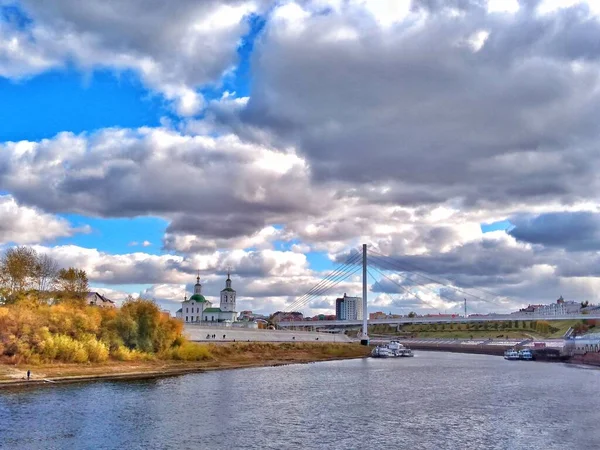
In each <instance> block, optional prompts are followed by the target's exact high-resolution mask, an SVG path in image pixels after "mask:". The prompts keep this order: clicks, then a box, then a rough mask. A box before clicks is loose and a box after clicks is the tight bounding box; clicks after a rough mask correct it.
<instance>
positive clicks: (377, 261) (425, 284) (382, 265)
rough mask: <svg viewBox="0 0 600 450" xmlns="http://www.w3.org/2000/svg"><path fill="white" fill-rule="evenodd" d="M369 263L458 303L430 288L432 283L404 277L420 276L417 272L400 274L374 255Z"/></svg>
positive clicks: (389, 264)
mask: <svg viewBox="0 0 600 450" xmlns="http://www.w3.org/2000/svg"><path fill="white" fill-rule="evenodd" d="M369 261H371V262H373V263H374V265H376V266H379V267H380V268H381V269H383V270H389V271H390V272H394V273H395V274H396V275H398V276H399V277H402V279H404V280H406V281H408V282H410V283H413V284H415V285H417V286H419V287H422V288H424V289H427V290H428V291H430V292H432V293H433V294H435V295H437V296H438V297H445V298H447V299H448V300H450V301H453V302H455V301H456V300H454V299H452V298H450V297H448V296H447V295H446V296H443V295H442V294H441V293H440V292H438V291H436V290H435V289H433V288H430V287H429V286H428V285H429V284H431V282H423V283H420V282H419V281H418V280H415V279H413V278H411V277H410V276H408V275H403V273H408V274H411V275H418V274H417V273H415V272H408V271H402V273H400V272H398V270H397V269H395V268H394V267H393V266H392V265H391V263H389V262H387V261H384V260H383V259H381V258H379V257H378V256H372V255H371V257H370V259H369ZM386 266H392V268H390V267H386ZM436 284H439V283H436Z"/></svg>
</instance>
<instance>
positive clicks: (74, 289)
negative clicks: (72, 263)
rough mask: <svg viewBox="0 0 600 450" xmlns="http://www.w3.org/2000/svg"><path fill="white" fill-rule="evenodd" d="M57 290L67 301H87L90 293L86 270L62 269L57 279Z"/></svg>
mask: <svg viewBox="0 0 600 450" xmlns="http://www.w3.org/2000/svg"><path fill="white" fill-rule="evenodd" d="M54 284H55V289H56V290H57V291H58V292H59V293H60V295H61V296H62V297H63V298H65V299H70V300H80V301H83V300H85V297H86V295H87V293H88V290H89V286H88V278H87V274H86V273H85V270H82V269H76V268H74V267H69V268H68V269H60V270H59V271H58V274H57V275H56V279H55V282H54Z"/></svg>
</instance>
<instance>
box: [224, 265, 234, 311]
mask: <svg viewBox="0 0 600 450" xmlns="http://www.w3.org/2000/svg"><path fill="white" fill-rule="evenodd" d="M235 295H236V292H235V290H233V288H232V287H231V273H230V269H229V268H228V269H227V280H225V289H223V290H222V291H221V311H223V312H234V311H235Z"/></svg>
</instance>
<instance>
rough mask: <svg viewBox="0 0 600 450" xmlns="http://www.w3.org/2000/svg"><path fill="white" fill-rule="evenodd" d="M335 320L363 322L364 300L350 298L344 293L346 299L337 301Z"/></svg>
mask: <svg viewBox="0 0 600 450" xmlns="http://www.w3.org/2000/svg"><path fill="white" fill-rule="evenodd" d="M335 318H336V319H337V320H362V318H363V305H362V298H360V297H348V296H347V295H346V294H345V293H344V297H342V298H338V299H336V300H335Z"/></svg>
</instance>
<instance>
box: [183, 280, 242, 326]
mask: <svg viewBox="0 0 600 450" xmlns="http://www.w3.org/2000/svg"><path fill="white" fill-rule="evenodd" d="M235 297H236V292H235V291H234V290H233V289H232V287H231V277H230V275H229V272H228V273H227V280H226V281H225V289H223V290H222V291H221V304H220V305H219V306H220V307H219V308H214V307H213V306H212V302H210V301H208V300H206V298H204V296H203V295H202V285H201V284H200V275H198V277H197V278H196V285H195V286H194V295H192V296H191V297H190V298H187V297H186V298H185V299H184V300H183V302H181V309H180V310H179V311H177V313H176V314H175V316H176V317H177V318H178V319H181V320H183V321H184V322H186V323H192V322H194V323H202V322H204V323H206V322H226V321H227V322H235V321H236V318H237V312H236V311H235Z"/></svg>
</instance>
